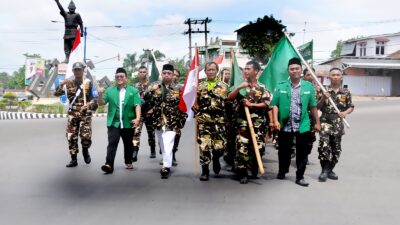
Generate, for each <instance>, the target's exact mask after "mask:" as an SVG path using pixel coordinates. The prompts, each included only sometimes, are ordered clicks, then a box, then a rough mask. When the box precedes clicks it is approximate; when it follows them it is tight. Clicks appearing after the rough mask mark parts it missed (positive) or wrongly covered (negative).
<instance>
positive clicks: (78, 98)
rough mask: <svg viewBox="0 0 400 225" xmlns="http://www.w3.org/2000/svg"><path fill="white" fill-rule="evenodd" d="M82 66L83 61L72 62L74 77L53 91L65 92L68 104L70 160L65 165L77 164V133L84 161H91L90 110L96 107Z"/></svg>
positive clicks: (57, 93) (90, 86) (89, 83)
mask: <svg viewBox="0 0 400 225" xmlns="http://www.w3.org/2000/svg"><path fill="white" fill-rule="evenodd" d="M84 68H85V66H84V64H83V63H81V62H76V63H74V64H73V66H72V70H73V72H74V78H73V79H72V80H67V79H66V80H64V81H63V82H62V83H61V84H60V86H58V87H57V90H56V92H55V93H54V95H55V96H61V95H64V94H65V92H66V93H67V96H66V97H67V98H68V100H69V104H70V105H69V110H68V123H67V140H68V146H69V153H70V155H71V161H70V162H69V163H68V164H67V165H66V166H67V167H75V166H77V165H78V160H77V154H78V152H79V148H78V134H79V137H80V138H81V144H82V154H83V158H84V160H85V163H87V164H89V163H90V162H91V158H90V155H89V148H90V145H91V144H92V111H95V110H96V109H97V102H96V101H95V99H94V98H93V95H92V88H93V86H92V82H91V81H90V80H87V79H86V80H85V81H84V82H83V70H84ZM84 94H85V95H86V105H85V104H84Z"/></svg>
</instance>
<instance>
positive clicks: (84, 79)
mask: <svg viewBox="0 0 400 225" xmlns="http://www.w3.org/2000/svg"><path fill="white" fill-rule="evenodd" d="M86 73H87V66H86V67H85V69H84V70H83V78H82V94H83V105H85V106H86V87H85V83H86Z"/></svg>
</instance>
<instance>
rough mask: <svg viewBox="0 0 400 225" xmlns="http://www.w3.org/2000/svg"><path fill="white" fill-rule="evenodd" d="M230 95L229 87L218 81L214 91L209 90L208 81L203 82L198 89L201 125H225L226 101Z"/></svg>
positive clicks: (199, 120) (198, 112)
mask: <svg viewBox="0 0 400 225" xmlns="http://www.w3.org/2000/svg"><path fill="white" fill-rule="evenodd" d="M227 95H228V85H227V84H225V83H224V82H222V81H218V82H217V84H216V85H215V87H214V88H213V89H212V90H210V91H209V90H208V84H207V81H202V82H201V83H200V84H199V87H198V89H197V104H198V106H199V109H198V111H197V113H196V114H197V116H198V118H197V119H198V122H199V123H209V122H212V123H225V122H226V119H225V118H226V111H225V108H226V106H225V101H226V97H227Z"/></svg>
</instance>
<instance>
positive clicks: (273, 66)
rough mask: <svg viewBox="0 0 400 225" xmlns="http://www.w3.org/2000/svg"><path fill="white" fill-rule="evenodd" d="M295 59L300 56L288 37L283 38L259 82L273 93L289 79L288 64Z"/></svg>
mask: <svg viewBox="0 0 400 225" xmlns="http://www.w3.org/2000/svg"><path fill="white" fill-rule="evenodd" d="M293 57H299V56H298V55H297V53H296V51H295V50H294V48H293V46H292V45H291V44H290V42H289V40H288V39H287V38H286V37H282V38H281V40H279V42H278V44H276V46H275V48H274V51H273V53H272V56H271V59H270V60H269V61H268V64H267V67H266V68H265V69H264V71H263V72H262V74H261V75H260V78H258V81H259V82H260V83H262V84H264V85H265V87H266V88H267V89H268V90H269V91H271V92H273V91H274V90H275V87H276V85H277V84H278V83H280V82H281V81H284V80H287V79H288V77H289V73H288V62H289V60H290V59H291V58H293Z"/></svg>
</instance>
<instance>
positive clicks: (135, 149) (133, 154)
mask: <svg viewBox="0 0 400 225" xmlns="http://www.w3.org/2000/svg"><path fill="white" fill-rule="evenodd" d="M138 152H139V148H138V147H133V152H132V162H137V155H138Z"/></svg>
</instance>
